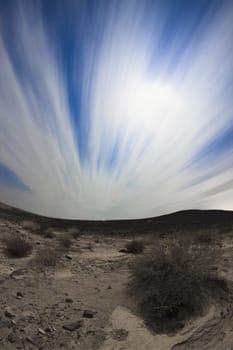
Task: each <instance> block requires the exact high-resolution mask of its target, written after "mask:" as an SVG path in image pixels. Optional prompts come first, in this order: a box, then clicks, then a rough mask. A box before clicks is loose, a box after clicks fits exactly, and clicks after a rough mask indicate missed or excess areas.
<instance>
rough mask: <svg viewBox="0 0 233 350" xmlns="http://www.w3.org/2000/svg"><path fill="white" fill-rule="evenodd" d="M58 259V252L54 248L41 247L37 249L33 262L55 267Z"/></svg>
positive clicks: (42, 265) (38, 264)
mask: <svg viewBox="0 0 233 350" xmlns="http://www.w3.org/2000/svg"><path fill="white" fill-rule="evenodd" d="M58 261H59V254H58V252H56V251H55V250H54V249H52V248H49V247H43V248H40V249H38V251H37V253H36V256H35V259H34V262H35V264H36V265H37V266H41V267H55V266H56V265H57V264H58Z"/></svg>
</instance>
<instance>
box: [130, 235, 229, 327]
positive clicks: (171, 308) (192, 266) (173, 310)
mask: <svg viewBox="0 0 233 350" xmlns="http://www.w3.org/2000/svg"><path fill="white" fill-rule="evenodd" d="M212 259H213V254H212V253H211V252H210V251H209V253H208V252H207V250H204V249H200V248H197V247H195V246H193V245H192V244H190V242H189V241H184V242H180V241H177V240H167V241H166V240H163V242H159V243H158V244H157V246H156V247H154V248H153V249H152V250H151V251H150V252H149V253H148V254H146V255H145V256H143V257H142V258H139V259H137V260H136V261H135V263H134V264H133V266H132V267H131V269H132V270H131V280H130V284H129V285H130V286H129V292H130V294H131V295H132V296H133V297H134V298H135V300H136V301H137V303H138V305H139V311H140V312H141V315H142V317H143V318H144V320H145V322H146V324H147V325H148V326H149V327H150V328H151V329H152V330H154V331H158V332H166V331H174V330H177V329H178V328H180V327H181V326H183V325H184V322H185V321H186V320H187V319H189V318H191V317H192V316H196V315H198V314H200V313H201V312H202V311H203V310H204V308H205V306H206V302H207V300H208V298H209V297H216V296H218V295H219V294H221V293H223V292H224V293H225V292H226V291H227V286H226V282H225V280H223V279H219V278H218V277H217V275H216V274H215V273H216V272H213V269H212Z"/></svg>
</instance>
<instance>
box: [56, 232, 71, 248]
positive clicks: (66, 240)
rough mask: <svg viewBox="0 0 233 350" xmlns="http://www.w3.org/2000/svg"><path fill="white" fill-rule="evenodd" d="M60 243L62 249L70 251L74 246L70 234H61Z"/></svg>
mask: <svg viewBox="0 0 233 350" xmlns="http://www.w3.org/2000/svg"><path fill="white" fill-rule="evenodd" d="M58 241H59V244H60V247H61V248H62V249H64V248H65V249H69V248H70V247H71V245H72V236H71V235H70V234H68V233H61V234H60V235H59V237H58Z"/></svg>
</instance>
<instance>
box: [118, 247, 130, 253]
mask: <svg viewBox="0 0 233 350" xmlns="http://www.w3.org/2000/svg"><path fill="white" fill-rule="evenodd" d="M118 252H119V253H128V250H127V249H126V248H122V249H119V250H118Z"/></svg>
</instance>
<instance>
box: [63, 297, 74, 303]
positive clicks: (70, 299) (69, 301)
mask: <svg viewBox="0 0 233 350" xmlns="http://www.w3.org/2000/svg"><path fill="white" fill-rule="evenodd" d="M65 302H66V303H73V302H74V301H73V299H72V298H65Z"/></svg>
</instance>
